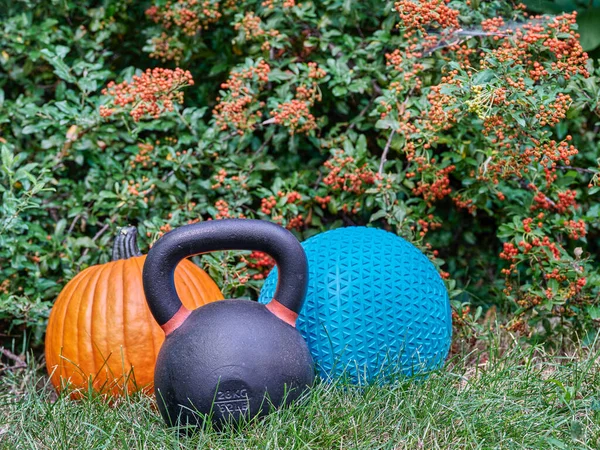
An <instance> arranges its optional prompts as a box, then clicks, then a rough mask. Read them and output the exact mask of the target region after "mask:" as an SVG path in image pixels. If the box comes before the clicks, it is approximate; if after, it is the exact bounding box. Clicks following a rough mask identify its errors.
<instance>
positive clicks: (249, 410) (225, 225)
mask: <svg viewBox="0 0 600 450" xmlns="http://www.w3.org/2000/svg"><path fill="white" fill-rule="evenodd" d="M236 249H237V250H242V249H244V250H257V251H263V252H265V253H267V254H269V255H270V256H272V257H273V258H274V259H275V261H276V263H277V267H278V268H279V271H280V273H281V277H280V281H279V282H278V284H277V287H276V289H275V294H274V298H275V299H277V301H278V302H279V303H281V304H282V305H283V306H284V307H286V308H288V309H289V310H291V311H293V312H294V313H298V312H299V311H300V310H301V308H302V303H303V301H304V296H305V293H306V284H307V279H308V269H307V261H306V255H305V253H304V250H303V249H302V246H301V245H300V243H299V242H298V241H297V240H296V238H295V237H294V236H293V235H292V234H291V233H290V232H289V231H287V230H286V229H284V228H282V227H280V226H278V225H275V224H272V223H269V222H264V221H260V220H245V219H230V220H219V221H210V222H203V223H197V224H192V225H186V226H184V227H181V228H178V229H176V230H173V231H171V232H170V233H167V234H166V235H164V236H163V237H162V238H161V239H159V240H158V241H157V242H156V244H155V245H154V246H153V247H152V249H151V250H150V252H149V253H148V256H147V258H146V262H145V264H144V272H143V281H144V291H145V294H146V299H147V301H148V305H149V307H150V310H151V311H152V314H153V315H154V318H155V319H156V321H157V322H158V323H159V325H161V326H162V325H164V324H166V323H167V322H169V320H170V319H172V318H173V316H174V315H175V314H176V313H177V312H178V311H179V310H180V308H181V301H180V300H179V298H178V296H177V292H176V290H175V284H174V281H173V275H174V271H175V267H176V266H177V264H178V263H179V262H180V261H181V260H182V259H184V258H186V257H188V256H191V255H196V254H200V253H207V252H210V251H217V250H236ZM313 381H314V369H313V362H312V357H311V355H310V352H309V350H308V347H307V345H306V342H305V341H304V339H303V338H302V336H301V335H300V333H298V331H297V330H296V329H295V327H293V326H291V325H289V324H288V323H286V322H284V321H283V320H281V319H279V318H278V317H276V316H275V315H274V314H273V313H271V312H270V311H269V310H268V309H267V307H266V306H265V305H261V304H259V303H256V302H252V301H249V300H222V301H219V302H214V303H209V304H207V305H205V306H202V307H201V308H198V309H196V310H195V311H193V312H192V313H191V314H190V315H189V316H188V317H187V319H186V320H185V321H184V322H183V323H182V324H181V325H180V326H179V327H178V328H177V329H175V331H173V332H172V333H170V334H168V335H167V337H166V339H165V342H164V344H163V346H162V348H161V350H160V353H159V356H158V359H157V362H156V369H155V380H154V382H155V392H156V396H157V402H158V406H159V409H160V412H161V414H162V416H163V418H164V419H165V421H166V422H167V424H169V425H177V424H179V425H185V424H200V423H201V422H202V421H203V420H204V417H205V416H204V415H205V414H210V413H212V418H213V421H214V422H215V423H218V424H219V423H222V422H223V421H230V420H231V421H234V422H237V421H239V419H240V418H241V417H242V416H247V417H250V416H255V415H264V414H266V413H267V412H268V411H269V409H270V408H271V407H273V406H274V407H279V406H282V405H284V404H288V403H290V402H291V401H293V400H295V399H297V398H298V397H299V396H300V395H301V394H302V393H303V392H304V391H305V389H306V388H307V387H309V386H311V385H312V383H313Z"/></svg>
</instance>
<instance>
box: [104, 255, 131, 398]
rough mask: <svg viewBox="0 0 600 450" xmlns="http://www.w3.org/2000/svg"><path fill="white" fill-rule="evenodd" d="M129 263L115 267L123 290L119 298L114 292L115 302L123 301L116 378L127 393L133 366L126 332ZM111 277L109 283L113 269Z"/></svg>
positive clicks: (124, 261)
mask: <svg viewBox="0 0 600 450" xmlns="http://www.w3.org/2000/svg"><path fill="white" fill-rule="evenodd" d="M127 261H128V260H126V259H122V260H119V261H117V262H118V263H119V264H118V265H117V264H116V265H115V266H118V268H119V271H118V273H120V275H121V290H120V291H119V292H118V294H119V295H118V297H117V295H116V294H117V293H116V292H115V291H114V290H113V292H114V293H115V300H116V299H117V298H119V299H120V300H121V307H120V308H119V309H120V312H121V318H122V320H121V327H120V328H121V343H122V344H121V345H120V346H119V347H120V348H119V355H118V356H119V365H120V376H119V377H116V379H117V380H119V379H122V380H123V392H125V391H126V390H127V387H128V383H129V380H128V374H129V371H130V367H128V366H131V364H130V361H129V358H128V357H127V333H126V330H125V327H126V325H127V307H126V304H125V303H126V302H125V297H126V295H125V294H126V292H127V289H126V287H127V286H126V283H127V277H126V276H125V275H126V273H125V272H126V270H127V267H126V265H127ZM109 275H110V276H109V277H108V278H107V281H109V280H112V279H113V274H112V269H111V272H110V274H109ZM115 306H116V305H115ZM116 309H117V308H116V307H115V310H116ZM111 347H112V346H111ZM114 375H115V374H114V373H113V376H114Z"/></svg>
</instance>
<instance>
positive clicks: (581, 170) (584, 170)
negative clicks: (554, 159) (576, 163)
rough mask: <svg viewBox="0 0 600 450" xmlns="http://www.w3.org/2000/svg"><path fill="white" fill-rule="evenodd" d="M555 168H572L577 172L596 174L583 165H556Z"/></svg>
mask: <svg viewBox="0 0 600 450" xmlns="http://www.w3.org/2000/svg"><path fill="white" fill-rule="evenodd" d="M556 168H557V169H562V170H574V171H575V172H579V173H591V174H593V175H595V174H597V173H598V172H597V171H595V170H592V169H584V168H583V167H573V166H556Z"/></svg>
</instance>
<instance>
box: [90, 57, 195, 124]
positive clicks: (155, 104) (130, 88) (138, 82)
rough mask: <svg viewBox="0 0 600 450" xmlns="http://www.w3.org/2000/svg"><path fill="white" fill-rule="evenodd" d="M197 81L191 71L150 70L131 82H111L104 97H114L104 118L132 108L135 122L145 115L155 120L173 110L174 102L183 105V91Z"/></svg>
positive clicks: (103, 92) (102, 113)
mask: <svg viewBox="0 0 600 450" xmlns="http://www.w3.org/2000/svg"><path fill="white" fill-rule="evenodd" d="M193 84H194V80H193V79H192V75H191V74H190V72H188V71H187V70H182V69H179V68H177V69H175V70H170V69H162V68H155V69H147V70H146V72H144V73H143V74H142V75H134V76H133V78H132V80H131V81H130V82H128V81H123V82H122V83H119V84H115V82H114V81H111V82H110V83H108V85H107V87H106V88H105V89H103V90H102V94H104V95H107V96H109V97H111V102H110V106H106V105H103V106H100V115H101V116H102V117H110V116H112V115H113V114H115V113H117V112H119V111H121V110H125V109H128V110H129V115H130V116H131V117H132V118H133V120H134V121H136V122H137V121H139V120H140V119H141V118H143V117H144V116H150V117H152V118H154V119H157V118H159V117H160V115H161V114H163V113H164V112H167V111H173V109H174V103H183V92H182V91H181V89H182V88H184V87H186V86H192V85H193Z"/></svg>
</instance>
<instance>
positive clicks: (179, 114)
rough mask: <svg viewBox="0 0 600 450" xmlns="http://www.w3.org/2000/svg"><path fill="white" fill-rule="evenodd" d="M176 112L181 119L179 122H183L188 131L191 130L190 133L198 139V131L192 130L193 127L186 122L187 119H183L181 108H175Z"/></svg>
mask: <svg viewBox="0 0 600 450" xmlns="http://www.w3.org/2000/svg"><path fill="white" fill-rule="evenodd" d="M174 109H175V112H176V113H177V116H178V117H179V120H181V122H182V123H183V124H184V125H185V126H186V127H187V129H188V130H190V133H192V135H193V136H194V137H198V133H196V130H194V129H193V128H192V126H191V125H190V124H189V122H188V121H187V120H185V117H183V114H181V111H179V108H174Z"/></svg>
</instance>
